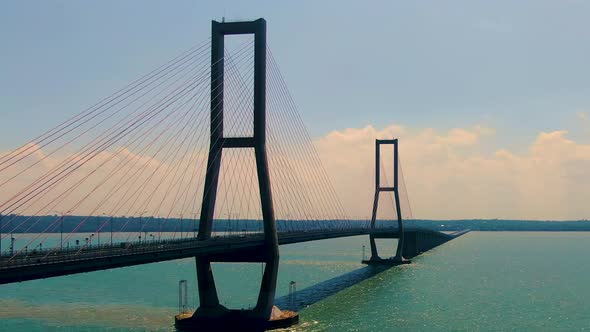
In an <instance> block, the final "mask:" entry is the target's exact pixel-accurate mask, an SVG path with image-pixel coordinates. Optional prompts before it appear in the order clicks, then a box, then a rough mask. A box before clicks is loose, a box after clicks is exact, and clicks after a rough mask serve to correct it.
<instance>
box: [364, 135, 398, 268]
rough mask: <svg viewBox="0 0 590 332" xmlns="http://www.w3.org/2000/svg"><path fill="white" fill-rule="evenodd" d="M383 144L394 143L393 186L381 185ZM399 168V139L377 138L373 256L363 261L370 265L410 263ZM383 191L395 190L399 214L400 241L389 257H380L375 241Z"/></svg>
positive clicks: (372, 226) (372, 238) (372, 239)
mask: <svg viewBox="0 0 590 332" xmlns="http://www.w3.org/2000/svg"><path fill="white" fill-rule="evenodd" d="M381 145H393V187H382V186H381ZM398 168H399V152H398V140H397V139H390V140H380V139H378V140H375V196H374V198H373V213H372V215H371V234H370V235H369V241H370V244H371V258H370V259H368V260H363V263H365V264H369V265H377V264H379V265H381V264H384V265H385V264H389V265H399V264H408V263H410V260H407V259H405V258H404V255H403V253H404V252H403V251H404V250H403V249H404V234H405V232H404V223H403V220H402V212H401V207H400V199H399V190H398V189H399V176H398ZM381 192H393V194H394V197H395V211H396V214H397V225H398V232H397V235H398V242H397V249H396V252H395V256H394V257H392V258H388V259H383V258H381V257H379V254H378V252H377V244H376V243H375V239H376V238H378V237H379V235H376V234H375V233H374V231H375V222H376V220H377V209H378V207H379V195H380V194H381ZM382 237H391V236H390V235H388V234H387V235H384V236H382Z"/></svg>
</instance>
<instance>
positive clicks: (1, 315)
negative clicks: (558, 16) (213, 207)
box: [0, 232, 590, 331]
mask: <svg viewBox="0 0 590 332" xmlns="http://www.w3.org/2000/svg"><path fill="white" fill-rule="evenodd" d="M23 242H24V240H23ZM394 244H395V243H394V241H393V240H383V241H382V243H380V247H381V252H382V253H386V252H389V253H393V247H394ZM363 245H365V246H367V248H368V239H367V237H366V236H359V237H352V238H343V239H332V240H323V241H316V242H309V243H300V244H294V245H288V246H281V265H280V276H279V281H278V289H277V297H279V301H278V302H277V303H278V304H279V305H281V306H282V308H284V309H285V307H287V308H288V307H289V306H295V307H297V308H299V311H300V314H301V323H300V325H298V326H297V327H295V328H292V329H290V331H395V330H404V331H587V330H590V259H589V257H588V255H589V253H590V233H566V232H559V233H552V232H530V233H529V232H471V233H468V234H467V235H464V236H462V237H460V238H458V239H455V240H453V241H451V242H448V243H446V244H444V245H442V246H440V247H438V248H436V249H434V250H432V251H430V252H428V253H425V254H423V255H421V256H419V257H416V258H414V260H413V264H411V265H406V266H401V267H395V268H391V269H387V270H384V271H378V270H374V269H371V268H368V267H364V266H363V265H361V264H360V260H361V258H362V252H363V249H362V247H363ZM213 269H214V273H215V277H216V281H217V287H218V291H219V295H220V299H221V301H222V303H223V304H225V305H227V306H229V307H232V308H247V307H249V306H252V305H254V303H255V301H256V296H257V289H258V286H259V281H260V277H261V266H260V264H217V265H214V267H213ZM195 278H196V277H195V265H194V261H193V260H192V259H181V260H176V261H170V262H163V263H155V264H149V265H141V266H134V267H127V268H120V269H114V270H107V271H99V272H92V273H86V274H78V275H72V276H66V277H58V278H51V279H46V280H36V281H28V282H23V283H18V284H11V285H2V286H0V331H174V327H173V321H174V315H175V314H176V313H178V310H179V309H178V282H179V280H181V279H186V280H188V287H189V292H190V296H189V304H190V305H191V306H193V307H194V306H195V304H196V303H198V299H197V296H196V290H195V284H196V280H195ZM291 281H295V282H296V286H297V289H298V290H299V292H298V294H297V296H296V297H295V301H294V302H293V303H292V302H291V301H289V299H288V298H287V297H285V296H286V295H287V293H288V291H289V282H291ZM309 287H313V288H311V291H310V289H309ZM306 290H307V291H306ZM337 290H340V291H339V292H336V293H335V294H334V292H335V291H337Z"/></svg>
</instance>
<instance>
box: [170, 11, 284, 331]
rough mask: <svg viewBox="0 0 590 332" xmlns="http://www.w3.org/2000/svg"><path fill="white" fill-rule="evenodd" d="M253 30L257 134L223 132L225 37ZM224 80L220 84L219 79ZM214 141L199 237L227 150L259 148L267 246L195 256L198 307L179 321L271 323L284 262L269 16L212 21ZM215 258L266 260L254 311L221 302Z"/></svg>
mask: <svg viewBox="0 0 590 332" xmlns="http://www.w3.org/2000/svg"><path fill="white" fill-rule="evenodd" d="M245 34H253V35H254V98H253V102H254V105H253V106H254V116H253V119H254V131H253V136H252V137H224V134H223V89H224V84H223V82H224V40H225V36H227V35H245ZM220 82H221V83H220ZM210 121H211V141H210V150H209V157H208V162H207V172H206V175H205V187H204V194H203V202H202V207H201V216H200V221H199V233H198V240H200V241H206V240H208V239H210V238H211V232H212V230H213V214H214V211H215V202H216V196H217V187H218V182H219V175H220V169H221V156H222V154H223V150H224V149H244V148H245V149H254V155H255V159H256V168H257V175H258V186H259V189H260V200H261V208H262V217H263V223H264V227H263V229H264V245H263V246H261V247H259V248H257V249H255V250H249V251H246V252H244V251H242V252H240V253H237V254H224V255H217V256H211V255H210V256H205V257H197V258H196V266H197V279H198V280H197V281H198V290H199V302H200V303H199V308H198V309H197V311H196V312H195V313H194V314H193V315H192V317H191V318H190V319H183V320H182V321H180V320H179V319H178V318H177V321H176V323H177V326H178V327H182V326H187V327H188V326H199V327H203V326H208V325H210V326H211V327H213V328H215V329H216V330H218V329H219V328H220V327H221V325H223V324H224V323H227V322H228V321H232V322H233V323H236V324H239V322H242V321H247V326H248V328H251V327H253V326H255V325H256V324H261V325H264V324H266V323H267V322H268V320H269V318H270V316H271V311H272V308H273V305H274V298H275V289H276V283H277V273H278V267H279V247H278V236H277V229H276V223H275V217H274V210H273V200H272V193H271V186H270V178H269V171H268V162H267V154H266V21H265V20H264V19H262V18H261V19H258V20H255V21H247V22H216V21H212V31H211V120H210ZM212 262H263V263H266V265H265V268H264V273H263V276H262V282H261V285H260V292H259V295H258V300H257V303H256V306H255V307H254V308H253V309H250V310H230V309H228V308H226V307H224V306H222V305H221V304H220V303H219V298H218V295H217V290H216V287H215V280H214V277H213V272H212V270H211V263H212Z"/></svg>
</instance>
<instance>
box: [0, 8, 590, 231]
mask: <svg viewBox="0 0 590 332" xmlns="http://www.w3.org/2000/svg"><path fill="white" fill-rule="evenodd" d="M589 14H590V3H588V2H585V1H574V0H560V1H557V0H555V1H518V2H516V1H493V2H492V1H444V2H443V1H291V2H287V1H248V2H246V1H210V2H205V1H174V2H172V3H171V2H165V1H125V2H121V1H101V2H79V1H52V2H44V1H11V2H8V1H5V2H2V4H0V39H1V40H2V46H1V52H0V112H1V113H0V114H2V124H3V126H2V128H3V130H2V131H1V132H0V151H9V150H11V149H13V148H15V147H17V146H19V145H20V144H22V143H24V142H26V141H27V140H28V139H30V138H32V137H34V136H35V135H36V134H38V133H40V132H42V131H43V130H47V129H48V128H50V127H51V126H52V125H55V124H57V123H59V122H60V120H64V119H66V118H68V117H69V116H72V115H74V114H76V113H78V112H79V111H81V110H83V109H85V108H86V107H88V106H89V105H92V104H93V103H95V102H96V101H98V100H100V99H102V98H103V97H105V96H107V95H109V94H110V93H112V92H113V91H114V90H116V89H118V88H120V87H122V86H124V85H125V84H127V83H128V82H131V81H133V80H134V79H135V78H137V77H139V76H141V75H142V74H144V73H146V72H148V71H150V70H151V69H153V68H155V67H157V66H159V65H160V64H162V63H164V62H165V61H166V60H168V59H170V58H172V57H174V56H176V55H177V54H179V53H180V52H182V51H183V50H185V49H187V48H189V47H190V46H192V45H195V44H198V43H199V42H201V41H203V40H205V39H207V38H208V37H209V34H210V24H211V23H210V21H211V20H212V19H217V20H220V19H221V18H222V17H225V18H226V19H228V20H240V19H254V18H258V17H264V18H265V19H266V20H267V24H268V43H269V46H270V48H271V49H272V51H273V54H274V57H275V59H276V61H277V62H278V64H279V66H280V68H281V71H282V73H283V76H284V77H285V80H286V82H287V84H288V86H289V89H290V91H291V94H292V95H293V96H294V99H295V101H296V103H297V106H298V109H299V112H300V114H301V116H302V118H303V120H304V122H305V123H306V125H307V127H308V129H309V132H310V134H311V136H312V138H313V139H314V141H315V144H316V147H317V149H318V151H319V152H320V156H321V157H322V159H323V161H324V163H325V165H326V169H327V170H328V171H329V173H330V174H331V175H332V180H333V182H334V185H335V187H336V188H337V189H338V191H339V192H340V193H341V194H340V196H341V198H342V200H343V201H344V203H345V205H349V206H353V207H352V209H353V211H351V213H352V214H354V215H359V214H362V213H363V211H364V210H367V213H368V212H369V206H370V200H371V197H372V195H371V191H372V187H371V184H372V178H371V176H372V173H371V171H372V169H373V166H372V164H371V163H372V160H371V158H372V152H371V151H373V150H372V148H371V144H372V140H374V139H375V138H389V137H387V136H395V137H399V138H400V140H401V144H400V145H401V147H400V149H401V154H402V160H403V162H404V172H405V176H406V182H407V187H408V192H409V196H410V200H411V202H412V205H413V210H414V211H413V212H414V216H415V217H421V218H433V219H452V218H521V219H555V220H563V219H585V218H588V217H589V216H590V204H587V202H586V198H587V197H589V195H590V190H589V189H587V188H590V84H589V82H588V78H589V77H590V66H588V60H587V59H590V20H588V19H587V18H588V15H589ZM351 152H352V153H354V154H356V155H359V156H364V155H367V157H366V158H364V157H360V158H354V160H351V158H350V155H351ZM347 164H348V166H346V165H347ZM343 165H345V166H343ZM352 178H354V179H358V181H357V182H358V184H355V181H351V180H350V179H352ZM357 185H358V186H360V188H363V189H362V190H361V191H360V193H359V192H358V191H355V190H354V189H355V186H357ZM361 194H362V195H361ZM359 195H360V196H359ZM361 196H362V197H361ZM359 197H361V198H360V199H361V200H360V204H358V203H357V204H352V203H353V202H359ZM349 203H350V204H349Z"/></svg>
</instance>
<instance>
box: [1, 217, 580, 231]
mask: <svg viewBox="0 0 590 332" xmlns="http://www.w3.org/2000/svg"><path fill="white" fill-rule="evenodd" d="M355 222H363V221H361V220H350V221H347V222H346V223H347V224H351V223H355ZM364 222H365V223H366V222H367V221H364ZM61 223H62V220H61V219H60V217H59V216H55V215H54V216H41V217H30V216H21V215H18V216H15V215H5V216H2V217H1V218H0V226H1V232H2V233H17V234H18V233H60V229H63V232H64V233H72V232H73V233H95V232H96V231H97V229H100V232H101V233H107V232H110V231H111V229H112V230H113V232H121V231H122V232H138V231H140V230H141V231H142V232H148V233H149V232H181V231H182V232H184V233H191V232H196V230H197V228H198V223H199V221H198V219H196V220H195V219H180V218H153V217H142V218H139V217H129V218H126V217H113V218H112V219H111V218H110V217H105V216H100V217H96V216H91V217H88V216H66V217H64V218H63V225H62V224H61ZM286 223H292V224H290V225H295V224H298V225H305V227H306V228H339V227H342V221H339V220H317V221H306V220H289V221H288V222H278V223H277V226H278V228H279V231H281V227H283V225H284V224H286ZM261 224H262V223H261V222H260V221H259V220H231V221H228V220H226V219H219V220H215V221H214V229H213V231H215V232H240V231H242V232H243V231H246V232H250V231H258V230H260V227H261ZM404 224H405V225H406V226H408V227H422V228H427V229H432V230H437V231H459V230H464V229H470V230H472V231H540V232H590V220H573V221H549V220H506V219H462V220H428V219H411V220H405V223H404ZM384 225H392V226H396V225H397V222H393V221H391V220H379V221H378V222H377V226H378V227H379V226H384Z"/></svg>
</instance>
